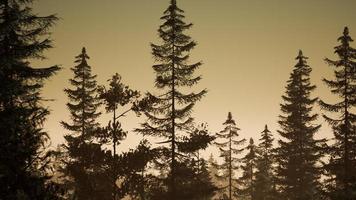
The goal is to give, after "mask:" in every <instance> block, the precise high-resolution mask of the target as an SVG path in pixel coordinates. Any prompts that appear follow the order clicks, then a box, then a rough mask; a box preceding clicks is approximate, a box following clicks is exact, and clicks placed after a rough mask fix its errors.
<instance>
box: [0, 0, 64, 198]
mask: <svg viewBox="0 0 356 200" xmlns="http://www.w3.org/2000/svg"><path fill="white" fill-rule="evenodd" d="M31 3H32V1H31V0H27V1H20V0H11V1H10V0H3V1H0V83H1V84H0V130H1V136H0V185H1V186H0V198H1V199H58V198H59V197H57V194H56V190H55V188H54V185H53V184H52V183H49V178H50V177H48V173H47V171H46V170H47V169H48V168H47V167H48V162H49V159H50V157H51V152H50V151H47V150H46V147H47V144H48V140H49V136H48V135H47V132H46V131H45V130H43V128H42V127H43V122H44V121H45V120H46V117H47V115H48V114H49V109H48V108H46V107H44V106H43V102H44V101H45V100H46V99H45V98H44V97H43V96H42V95H41V90H42V88H43V86H44V82H45V81H46V80H48V79H49V78H50V77H51V76H53V75H54V74H55V73H56V72H57V71H58V70H59V69H60V68H59V67H58V66H52V67H47V68H38V67H33V65H32V64H31V62H30V60H33V59H44V58H45V57H44V56H43V52H44V51H45V50H48V49H50V48H52V40H51V39H50V38H49V34H50V33H49V29H50V28H51V27H52V26H53V25H54V23H55V22H56V21H57V17H56V16H55V15H49V16H44V17H42V16H38V15H36V14H33V12H32V9H31V7H30V6H31ZM52 186H53V187H52Z"/></svg>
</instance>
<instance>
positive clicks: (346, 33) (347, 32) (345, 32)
mask: <svg viewBox="0 0 356 200" xmlns="http://www.w3.org/2000/svg"><path fill="white" fill-rule="evenodd" d="M348 35H349V28H348V27H347V26H345V28H344V36H348Z"/></svg>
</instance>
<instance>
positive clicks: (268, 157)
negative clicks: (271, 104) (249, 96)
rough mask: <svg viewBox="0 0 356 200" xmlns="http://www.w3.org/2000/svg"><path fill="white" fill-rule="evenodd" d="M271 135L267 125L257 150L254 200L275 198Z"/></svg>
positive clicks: (271, 199)
mask: <svg viewBox="0 0 356 200" xmlns="http://www.w3.org/2000/svg"><path fill="white" fill-rule="evenodd" d="M273 140H274V139H273V136H272V134H271V132H270V131H269V130H268V127H267V125H266V126H265V129H264V130H263V131H262V132H261V138H260V143H259V145H258V151H257V166H256V167H257V172H256V181H255V189H256V195H255V199H256V200H273V199H275V180H274V179H275V177H274V174H273V172H274V166H273V164H274V153H273Z"/></svg>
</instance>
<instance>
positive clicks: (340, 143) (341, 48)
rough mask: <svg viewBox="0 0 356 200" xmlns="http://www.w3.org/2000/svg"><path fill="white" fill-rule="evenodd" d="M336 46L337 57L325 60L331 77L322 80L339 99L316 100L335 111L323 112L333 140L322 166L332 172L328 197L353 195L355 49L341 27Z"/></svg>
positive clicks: (355, 182)
mask: <svg viewBox="0 0 356 200" xmlns="http://www.w3.org/2000/svg"><path fill="white" fill-rule="evenodd" d="M338 41H340V43H341V44H340V45H338V46H336V47H335V53H336V54H337V56H338V57H339V59H338V60H335V61H334V60H330V59H328V58H326V59H325V61H326V62H327V63H328V64H329V65H330V66H333V67H334V68H335V70H334V75H335V79H334V80H327V79H323V81H324V83H325V84H326V85H327V86H328V87H330V88H331V92H332V93H333V94H335V95H337V96H338V97H339V98H340V101H339V102H337V103H335V104H328V103H326V102H324V101H320V105H321V107H322V108H323V109H324V110H325V111H328V112H332V113H335V114H334V115H333V116H332V117H330V116H327V115H323V117H324V118H325V120H326V121H327V122H328V123H329V124H330V125H331V126H332V129H333V133H334V138H333V140H334V143H333V144H332V145H331V146H330V149H329V150H330V156H331V158H330V160H329V163H328V164H327V166H326V169H327V170H328V172H329V173H330V174H331V175H332V178H331V179H330V180H329V183H330V184H329V191H330V197H331V198H332V199H350V200H351V199H355V198H356V193H355V191H356V149H355V147H356V128H355V127H356V126H355V121H356V115H355V113H354V110H353V109H354V108H355V105H356V95H355V94H356V70H355V69H356V64H355V59H356V53H355V52H356V49H354V48H352V47H351V46H350V42H352V41H353V40H352V38H351V37H350V36H349V29H348V28H347V27H345V29H344V32H343V35H342V36H341V37H339V38H338Z"/></svg>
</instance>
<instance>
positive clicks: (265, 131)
mask: <svg viewBox="0 0 356 200" xmlns="http://www.w3.org/2000/svg"><path fill="white" fill-rule="evenodd" d="M270 132H271V131H269V130H268V126H267V124H266V125H265V130H263V131H262V132H261V133H270Z"/></svg>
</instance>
